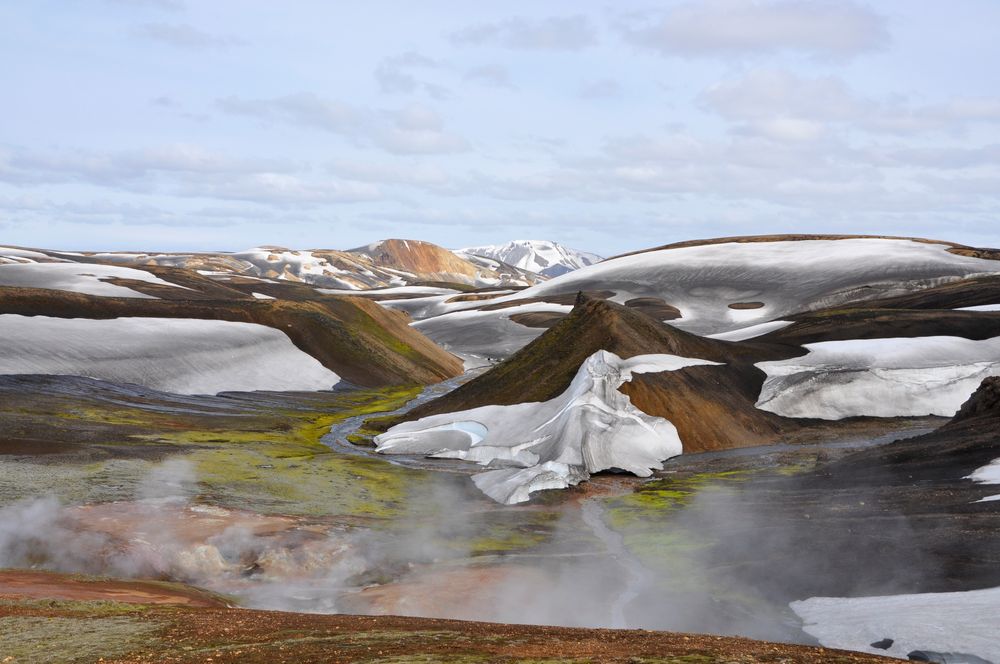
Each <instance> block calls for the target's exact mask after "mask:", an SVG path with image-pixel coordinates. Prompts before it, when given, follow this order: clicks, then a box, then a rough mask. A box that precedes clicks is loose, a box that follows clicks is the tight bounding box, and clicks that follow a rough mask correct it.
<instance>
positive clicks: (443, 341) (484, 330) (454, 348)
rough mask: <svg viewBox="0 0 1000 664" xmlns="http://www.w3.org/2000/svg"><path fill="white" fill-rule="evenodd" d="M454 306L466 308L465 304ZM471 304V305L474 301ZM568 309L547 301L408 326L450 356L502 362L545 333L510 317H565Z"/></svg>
mask: <svg viewBox="0 0 1000 664" xmlns="http://www.w3.org/2000/svg"><path fill="white" fill-rule="evenodd" d="M455 304H457V305H459V306H467V307H468V306H469V305H470V303H469V302H461V303H455ZM471 304H472V305H475V303H474V302H473V303H471ZM572 310H573V307H572V306H571V305H568V304H551V303H548V302H532V303H529V304H521V305H518V306H514V307H507V308H506V309H495V310H492V311H482V310H478V309H472V308H467V309H461V310H458V311H451V312H450V313H446V314H441V315H440V316H434V317H433V318H425V319H423V320H418V321H416V322H415V323H411V326H412V327H413V328H415V329H417V330H419V331H420V332H421V333H422V334H424V335H426V336H427V337H429V338H430V339H431V340H432V341H433V342H434V343H436V344H438V345H439V346H442V347H443V348H445V349H447V350H449V351H451V352H453V353H456V354H459V355H466V356H468V355H471V356H474V357H481V358H499V359H503V358H507V357H510V356H511V355H513V354H514V353H516V352H517V351H519V350H520V349H521V348H524V347H525V346H527V345H528V344H529V343H531V342H532V341H534V340H535V339H536V338H537V337H540V336H541V335H542V334H543V333H544V332H545V328H541V327H528V326H527V325H522V324H520V323H517V322H514V321H512V320H510V317H511V316H512V315H514V314H526V313H543V312H544V313H561V314H568V313H569V312H570V311H572Z"/></svg>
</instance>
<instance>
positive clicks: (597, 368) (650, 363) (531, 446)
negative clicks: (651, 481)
mask: <svg viewBox="0 0 1000 664" xmlns="http://www.w3.org/2000/svg"><path fill="white" fill-rule="evenodd" d="M706 364H718V362H710V361H708V360H701V359H692V358H686V357H677V356H675V355H638V356H636V357H633V358H630V359H628V360H623V359H621V358H620V357H618V356H617V355H615V354H614V353H610V352H608V351H604V350H601V351H597V352H596V353H594V354H593V355H591V356H590V357H588V358H587V360H586V361H585V362H584V363H583V364H582V365H581V366H580V369H579V370H578V371H577V374H576V376H575V377H574V378H573V382H572V383H571V384H570V386H569V387H568V388H567V389H566V391H565V392H563V393H562V394H561V395H559V396H558V397H556V398H554V399H551V400H549V401H544V402H532V403H523V404H515V405H512V406H482V407H480V408H473V409H471V410H465V411H460V412H455V413H444V414H441V415H432V416H430V417H425V418H422V419H420V420H417V421H415V422H404V423H403V424H399V425H397V426H395V427H393V428H391V429H389V431H387V432H386V433H384V434H382V435H380V436H376V437H375V443H376V445H377V448H376V449H377V451H378V452H380V453H383V454H424V455H428V456H432V457H437V458H446V459H465V460H468V461H474V462H476V463H479V464H480V465H484V466H489V467H490V470H487V471H485V472H483V473H480V474H478V475H476V476H475V477H473V481H474V482H475V484H476V486H477V487H479V489H480V490H481V491H482V492H483V493H485V494H486V495H487V496H489V497H490V498H492V499H494V500H496V501H497V502H500V503H504V504H507V505H512V504H515V503H521V502H525V501H527V500H528V499H529V497H530V494H531V493H533V492H535V491H541V490H543V489H561V488H565V487H568V486H572V485H575V484H578V483H579V482H581V481H583V480H585V479H587V478H588V477H589V476H590V474H591V473H596V472H598V471H601V470H607V469H610V468H619V469H621V470H626V471H629V472H631V473H634V474H635V475H638V476H639V477H648V476H649V475H650V474H651V469H659V468H661V467H662V462H663V460H664V459H668V458H670V457H673V456H677V455H678V454H680V453H681V452H682V451H683V450H682V446H681V440H680V438H679V436H678V435H677V429H676V428H675V427H674V425H673V424H671V423H670V422H669V421H667V420H665V419H663V418H661V417H654V416H651V415H647V414H646V413H644V412H642V411H641V410H639V409H638V408H636V407H635V406H633V405H632V403H631V401H630V400H629V398H628V396H626V395H624V394H622V393H621V392H619V391H618V387H619V386H621V385H622V384H623V383H626V382H628V381H629V380H631V378H632V374H634V373H657V372H661V371H675V370H677V369H683V368H684V367H689V366H695V365H706Z"/></svg>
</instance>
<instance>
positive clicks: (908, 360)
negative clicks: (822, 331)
mask: <svg viewBox="0 0 1000 664" xmlns="http://www.w3.org/2000/svg"><path fill="white" fill-rule="evenodd" d="M805 348H806V349H808V351H809V353H808V354H806V355H804V356H802V357H794V358H791V359H788V360H780V361H777V362H761V363H759V364H757V366H758V367H759V368H760V369H762V370H763V371H764V372H765V373H766V374H767V379H766V380H765V381H764V385H763V387H762V388H761V393H760V397H759V399H758V400H757V407H758V408H761V409H762V410H767V411H770V412H772V413H776V414H778V415H784V416H785V417H816V418H820V419H824V420H839V419H842V418H845V417H853V416H859V415H867V416H872V417H903V416H920V415H941V416H945V417H950V416H952V415H954V414H955V412H956V411H957V410H958V408H959V407H960V406H961V405H962V403H964V402H965V400H966V399H968V398H969V395H971V394H972V393H973V392H975V391H976V388H977V387H979V385H980V383H982V381H983V379H984V378H986V377H988V376H991V375H996V374H997V373H998V372H1000V337H994V338H992V339H987V340H985V341H971V340H969V339H963V338H961V337H945V336H937V337H918V338H914V339H906V338H892V339H851V340H847V341H823V342H819V343H814V344H806V345H805Z"/></svg>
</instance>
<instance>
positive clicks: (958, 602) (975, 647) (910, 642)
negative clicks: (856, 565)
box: [791, 588, 1000, 662]
mask: <svg viewBox="0 0 1000 664" xmlns="http://www.w3.org/2000/svg"><path fill="white" fill-rule="evenodd" d="M791 607H792V610H793V611H795V613H797V614H798V615H799V617H800V618H802V622H803V627H802V629H803V630H805V631H806V632H808V633H809V634H812V635H813V636H815V637H816V638H817V639H818V640H819V642H820V643H821V644H823V645H824V646H826V647H827V648H843V649H845V650H859V651H861V652H868V653H873V654H878V655H889V656H890V657H899V658H901V659H905V658H906V656H907V654H908V653H909V652H910V651H913V650H925V651H927V650H930V651H934V652H940V653H952V657H951V658H949V659H948V661H949V662H951V661H954V662H967V661H970V659H969V658H963V657H961V656H960V655H973V656H976V657H979V658H982V659H985V660H987V661H992V662H1000V639H998V638H997V635H998V634H1000V588H990V589H986V590H971V591H967V592H952V593H923V594H916V595H890V596H885V597H813V598H810V599H807V600H803V601H800V602H792V604H791ZM885 638H890V639H893V641H894V643H893V644H892V646H891V647H890V648H889V650H877V649H875V648H873V647H872V646H871V645H869V644H871V643H872V642H874V641H879V640H881V639H885Z"/></svg>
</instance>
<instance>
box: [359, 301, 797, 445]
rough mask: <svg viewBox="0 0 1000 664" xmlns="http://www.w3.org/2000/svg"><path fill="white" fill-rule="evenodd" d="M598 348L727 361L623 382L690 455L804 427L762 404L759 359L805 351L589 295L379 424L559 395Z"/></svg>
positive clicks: (626, 354) (769, 439)
mask: <svg viewBox="0 0 1000 664" xmlns="http://www.w3.org/2000/svg"><path fill="white" fill-rule="evenodd" d="M598 350H607V351H610V352H612V353H615V354H616V355H618V356H620V357H623V358H629V357H633V356H636V355H644V354H650V353H665V354H671V355H679V356H683V357H696V358H702V359H707V360H712V361H715V362H722V363H724V364H723V365H722V366H696V367H688V368H686V369H681V370H680V371H671V372H663V373H655V374H637V375H635V376H633V379H632V381H631V382H629V383H626V384H624V385H623V386H622V387H621V388H620V389H621V391H622V392H623V393H625V394H627V395H628V396H629V397H630V398H631V400H632V403H633V404H635V406H637V407H638V408H640V409H641V410H643V411H644V412H646V413H648V414H650V415H656V416H659V417H664V418H666V419H668V420H670V421H671V422H673V424H674V425H675V426H676V427H677V429H678V432H679V433H680V437H681V440H682V441H683V442H684V449H685V451H688V452H691V451H704V450H713V449H725V448H730V447H746V446H751V445H760V444H764V443H768V442H773V440H774V439H775V437H776V436H777V435H779V434H781V433H783V432H787V431H791V430H795V429H797V428H798V427H799V425H798V424H797V423H796V422H793V421H791V420H787V419H785V418H781V417H778V416H776V415H774V414H772V413H768V412H765V411H761V410H758V409H757V408H756V407H754V403H755V402H756V399H757V395H758V394H759V393H760V388H761V385H762V384H763V381H764V378H765V374H764V373H763V372H762V371H761V370H759V369H757V368H756V367H755V366H753V363H754V362H761V361H764V360H771V359H779V358H787V357H794V356H796V355H801V354H802V353H804V351H803V350H802V349H801V348H798V347H795V346H787V345H780V344H771V345H768V344H753V343H740V344H738V343H731V342H726V341H717V340H714V339H708V338H705V337H699V336H696V335H693V334H690V333H687V332H684V331H682V330H679V329H676V328H673V327H670V326H668V325H664V324H662V323H660V322H659V321H657V320H654V319H653V318H650V317H649V316H647V315H645V314H643V313H641V312H640V311H637V310H635V309H632V308H629V307H624V306H621V305H619V304H615V303H613V302H609V301H606V300H600V299H590V298H586V297H583V296H581V297H580V298H579V300H578V301H577V304H576V306H575V307H574V308H573V310H572V311H571V312H570V314H569V315H567V316H566V317H565V318H563V319H562V320H561V321H559V322H558V323H556V324H555V325H554V326H553V327H551V328H550V329H549V330H548V331H547V332H545V333H544V334H543V335H542V336H540V337H539V338H537V339H536V340H534V341H533V342H531V343H530V344H528V345H527V346H525V347H524V348H523V349H521V350H520V351H518V352H517V353H516V354H515V355H513V356H512V357H511V358H510V359H508V360H507V361H505V362H503V363H502V364H500V365H498V366H496V367H494V368H493V369H491V370H490V371H488V372H487V373H485V374H483V375H481V376H479V377H477V378H475V379H474V380H471V381H469V382H468V383H466V384H465V385H463V386H461V387H459V388H457V389H456V390H454V391H453V392H451V393H449V394H447V395H445V396H443V397H440V398H438V399H435V400H434V401H430V402H427V403H426V404H423V405H421V406H418V407H417V408H415V409H413V410H412V411H410V412H409V413H406V414H405V415H402V416H399V417H397V418H393V419H385V420H381V421H378V423H377V426H378V428H388V427H389V426H392V425H395V424H398V423H399V422H402V421H407V420H414V419H418V418H421V417H425V416H428V415H435V414H438V413H446V412H454V411H459V410H466V409H469V408H476V407H479V406H485V405H490V404H498V405H509V404H515V403H524V402H530V401H546V400H548V399H552V398H554V397H556V396H558V395H559V394H561V393H562V392H563V391H564V390H566V388H567V387H568V386H569V384H570V382H571V381H572V380H573V377H574V376H575V375H576V372H577V370H578V369H579V367H580V365H581V364H582V363H583V361H584V360H585V359H586V358H587V357H589V356H590V355H592V354H593V353H595V352H597V351H598ZM373 424H375V423H374V422H373Z"/></svg>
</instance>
